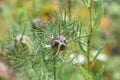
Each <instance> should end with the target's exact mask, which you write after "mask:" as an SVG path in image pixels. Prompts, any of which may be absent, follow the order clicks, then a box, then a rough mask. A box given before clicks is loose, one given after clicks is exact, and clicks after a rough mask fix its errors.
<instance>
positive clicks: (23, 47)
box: [15, 34, 33, 54]
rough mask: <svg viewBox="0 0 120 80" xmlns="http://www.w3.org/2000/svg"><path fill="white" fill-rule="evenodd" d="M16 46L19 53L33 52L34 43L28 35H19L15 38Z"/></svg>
mask: <svg viewBox="0 0 120 80" xmlns="http://www.w3.org/2000/svg"><path fill="white" fill-rule="evenodd" d="M15 47H16V48H17V50H18V52H19V53H24V54H31V53H33V48H32V43H31V41H30V39H29V37H28V36H25V35H21V34H19V35H17V36H16V38H15Z"/></svg>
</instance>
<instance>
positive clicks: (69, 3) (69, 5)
mask: <svg viewBox="0 0 120 80" xmlns="http://www.w3.org/2000/svg"><path fill="white" fill-rule="evenodd" d="M68 13H69V20H71V0H68Z"/></svg>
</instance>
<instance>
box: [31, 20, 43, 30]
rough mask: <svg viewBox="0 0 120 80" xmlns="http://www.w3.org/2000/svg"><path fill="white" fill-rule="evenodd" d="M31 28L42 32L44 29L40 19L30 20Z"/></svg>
mask: <svg viewBox="0 0 120 80" xmlns="http://www.w3.org/2000/svg"><path fill="white" fill-rule="evenodd" d="M32 28H33V29H40V30H43V29H44V23H43V21H42V20H41V19H39V18H35V19H33V20H32Z"/></svg>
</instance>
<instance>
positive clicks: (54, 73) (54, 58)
mask: <svg viewBox="0 0 120 80" xmlns="http://www.w3.org/2000/svg"><path fill="white" fill-rule="evenodd" d="M54 55H56V53H54ZM53 75H54V80H56V56H54V57H53Z"/></svg>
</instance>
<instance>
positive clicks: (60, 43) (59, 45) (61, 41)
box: [51, 35, 67, 51]
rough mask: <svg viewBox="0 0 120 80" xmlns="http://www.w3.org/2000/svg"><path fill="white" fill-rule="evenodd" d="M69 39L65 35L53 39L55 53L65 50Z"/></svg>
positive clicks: (52, 45) (52, 44)
mask: <svg viewBox="0 0 120 80" xmlns="http://www.w3.org/2000/svg"><path fill="white" fill-rule="evenodd" d="M66 40H67V38H66V37H65V36H63V35H58V36H55V37H53V38H52V40H51V47H52V48H53V49H54V50H55V51H58V50H59V51H61V50H64V49H65V47H66V46H67V42H66Z"/></svg>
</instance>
